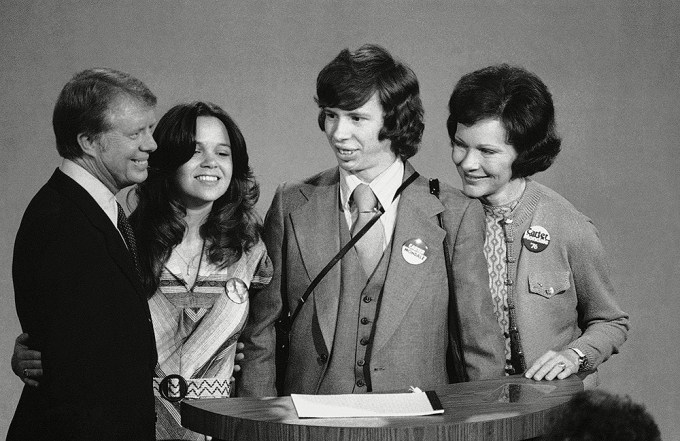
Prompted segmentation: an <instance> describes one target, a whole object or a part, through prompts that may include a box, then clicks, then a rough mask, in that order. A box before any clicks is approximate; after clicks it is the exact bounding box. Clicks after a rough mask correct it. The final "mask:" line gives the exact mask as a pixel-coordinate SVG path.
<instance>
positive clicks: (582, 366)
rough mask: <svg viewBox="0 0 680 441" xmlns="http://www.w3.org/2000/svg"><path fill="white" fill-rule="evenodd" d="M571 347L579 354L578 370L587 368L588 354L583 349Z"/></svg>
mask: <svg viewBox="0 0 680 441" xmlns="http://www.w3.org/2000/svg"><path fill="white" fill-rule="evenodd" d="M569 349H571V350H572V351H574V352H576V355H578V370H579V371H582V370H585V368H586V354H584V353H583V351H581V350H580V349H578V348H569Z"/></svg>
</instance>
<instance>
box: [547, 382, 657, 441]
mask: <svg viewBox="0 0 680 441" xmlns="http://www.w3.org/2000/svg"><path fill="white" fill-rule="evenodd" d="M541 439H543V440H545V441H661V432H660V431H659V427H658V426H657V425H656V422H654V418H653V417H652V415H650V414H649V413H648V412H647V411H646V410H645V407H644V406H643V405H641V404H636V403H634V402H633V401H632V400H631V399H630V397H628V396H624V397H622V396H619V395H614V394H611V393H609V392H606V391H603V390H599V389H591V390H587V391H582V392H579V393H577V394H576V395H574V397H573V398H572V399H571V400H570V401H569V403H568V404H567V407H566V409H565V410H564V411H563V412H562V413H561V414H560V416H559V417H558V418H557V420H556V421H555V423H554V424H553V426H552V427H551V428H550V431H549V432H548V434H547V435H546V436H545V437H544V438H541Z"/></svg>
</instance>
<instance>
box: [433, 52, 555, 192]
mask: <svg viewBox="0 0 680 441" xmlns="http://www.w3.org/2000/svg"><path fill="white" fill-rule="evenodd" d="M449 112H450V114H449V117H448V120H447V121H446V128H447V129H448V132H449V138H451V140H452V141H453V139H454V137H455V135H456V129H457V125H458V123H460V124H463V125H465V126H471V125H473V124H475V123H477V122H478V121H480V120H482V119H487V118H491V119H498V120H500V122H501V124H502V125H503V128H505V131H506V133H507V137H508V138H507V141H506V142H507V143H508V144H510V145H512V146H513V147H514V148H515V150H516V151H517V158H516V159H515V161H514V162H513V163H512V179H515V178H522V177H527V176H531V175H533V174H535V173H538V172H540V171H543V170H546V169H547V168H548V167H550V165H552V163H553V161H554V160H555V157H556V156H557V154H558V153H559V152H560V146H561V143H562V141H561V139H560V138H559V136H558V134H557V130H556V127H555V108H554V106H553V100H552V95H551V94H550V92H549V91H548V88H547V86H546V85H545V84H544V83H543V81H541V79H540V78H538V77H537V76H536V75H534V74H533V73H531V72H529V71H527V70H525V69H523V68H521V67H516V66H509V65H507V64H499V65H494V66H489V67H486V68H484V69H480V70H477V71H475V72H472V73H469V74H466V75H464V76H463V77H462V78H461V79H460V80H459V81H458V83H457V84H456V87H455V88H454V89H453V93H452V94H451V98H450V99H449Z"/></svg>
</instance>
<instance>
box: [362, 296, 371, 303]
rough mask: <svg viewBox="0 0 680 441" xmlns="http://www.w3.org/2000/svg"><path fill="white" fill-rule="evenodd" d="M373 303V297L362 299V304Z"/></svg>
mask: <svg viewBox="0 0 680 441" xmlns="http://www.w3.org/2000/svg"><path fill="white" fill-rule="evenodd" d="M371 301H373V297H369V296H366V297H364V303H371Z"/></svg>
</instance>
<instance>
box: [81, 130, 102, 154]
mask: <svg viewBox="0 0 680 441" xmlns="http://www.w3.org/2000/svg"><path fill="white" fill-rule="evenodd" d="M76 140H77V141H78V145H80V148H81V149H82V150H83V153H84V154H85V155H87V156H96V153H97V147H98V144H99V139H98V138H97V137H96V136H92V135H88V134H86V133H78V135H77V136H76Z"/></svg>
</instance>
